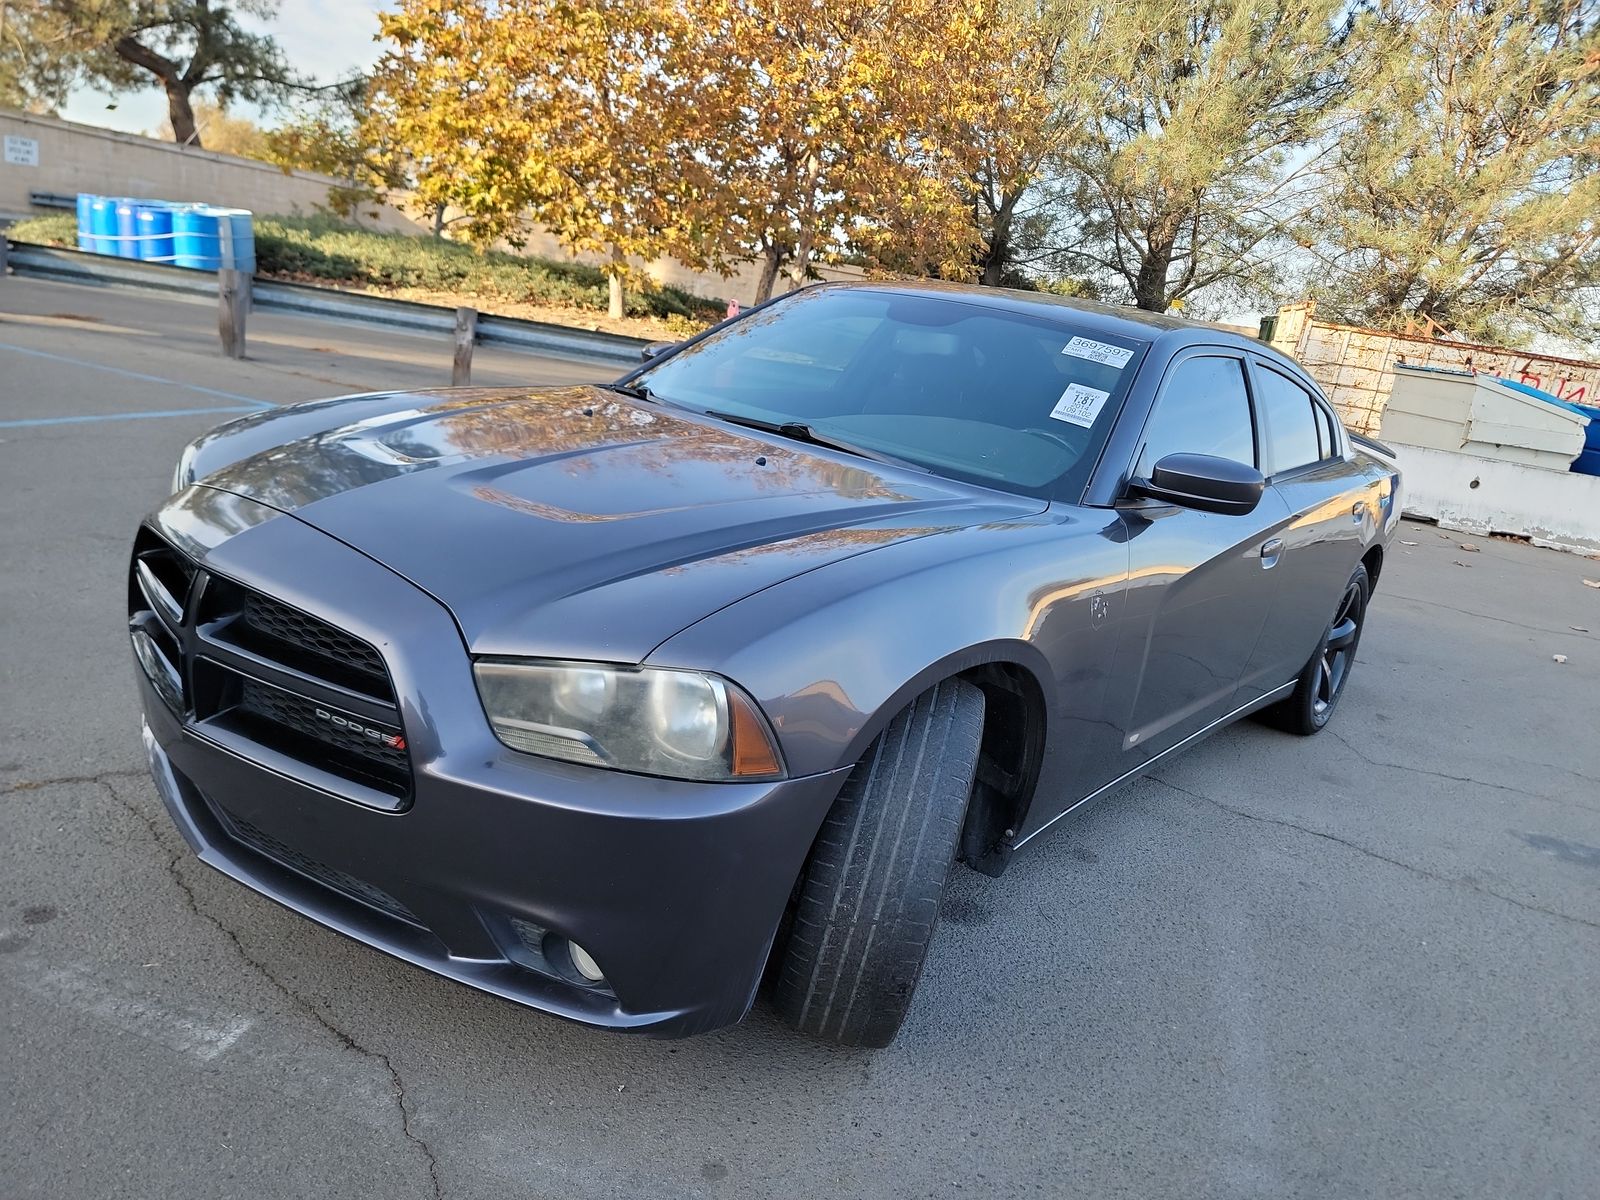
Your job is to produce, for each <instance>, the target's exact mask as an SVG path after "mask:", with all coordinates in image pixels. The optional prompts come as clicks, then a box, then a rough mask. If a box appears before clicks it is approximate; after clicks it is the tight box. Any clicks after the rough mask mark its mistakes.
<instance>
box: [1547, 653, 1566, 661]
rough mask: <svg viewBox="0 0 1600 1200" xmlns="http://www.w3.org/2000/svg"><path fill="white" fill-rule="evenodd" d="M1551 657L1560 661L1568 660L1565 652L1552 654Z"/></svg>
mask: <svg viewBox="0 0 1600 1200" xmlns="http://www.w3.org/2000/svg"><path fill="white" fill-rule="evenodd" d="M1550 657H1551V659H1553V660H1554V661H1555V662H1558V663H1564V662H1566V661H1567V656H1566V655H1565V654H1552V655H1551V656H1550Z"/></svg>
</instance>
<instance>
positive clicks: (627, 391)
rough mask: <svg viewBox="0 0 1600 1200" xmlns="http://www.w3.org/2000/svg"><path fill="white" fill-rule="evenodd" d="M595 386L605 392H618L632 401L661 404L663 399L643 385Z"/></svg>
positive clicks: (611, 384) (613, 384)
mask: <svg viewBox="0 0 1600 1200" xmlns="http://www.w3.org/2000/svg"><path fill="white" fill-rule="evenodd" d="M594 386H595V387H597V388H599V389H600V390H601V391H603V392H616V393H617V394H618V395H620V396H626V397H628V399H630V400H648V401H650V402H651V403H652V404H659V403H660V402H661V397H660V396H658V395H656V394H655V393H654V392H652V391H651V390H650V389H649V388H647V387H646V386H645V385H644V384H642V383H597V384H595V385H594Z"/></svg>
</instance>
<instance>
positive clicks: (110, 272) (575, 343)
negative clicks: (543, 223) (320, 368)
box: [0, 242, 650, 366]
mask: <svg viewBox="0 0 1600 1200" xmlns="http://www.w3.org/2000/svg"><path fill="white" fill-rule="evenodd" d="M0 261H8V262H9V263H10V266H11V269H12V271H13V272H14V273H16V274H18V275H27V276H33V277H36V278H40V279H59V280H63V281H68V282H72V283H89V284H101V285H106V284H110V285H116V286H122V287H138V288H150V289H154V290H158V291H164V292H173V293H177V294H180V295H190V296H204V297H207V298H214V297H215V296H216V295H217V277H216V276H215V275H212V274H209V273H207V272H204V271H191V270H188V269H187V268H184V267H173V266H167V265H165V264H162V263H149V262H139V261H138V260H137V259H130V258H111V257H108V256H106V255H103V254H90V253H88V252H87V251H83V250H67V249H63V248H60V247H56V246H37V245H33V244H31V243H28V242H11V243H10V246H9V252H8V253H7V254H0ZM251 297H252V304H253V306H254V307H255V308H258V309H262V310H270V311H276V312H288V313H297V314H300V315H303V316H312V317H324V318H328V319H331V320H338V321H357V322H361V323H364V324H368V325H381V326H384V327H386V328H389V329H407V330H411V331H414V332H418V333H437V334H440V335H441V336H445V337H451V336H453V335H454V333H455V328H456V310H455V309H454V308H446V307H444V306H443V305H438V304H420V303H417V302H416V301H413V300H392V299H389V298H388V297H386V296H367V295H363V294H362V293H360V292H345V291H340V290H339V289H337V288H326V287H315V286H313V285H310V284H302V283H283V282H280V281H278V280H273V279H260V278H257V279H256V280H255V281H254V283H253V285H252V290H251ZM477 341H478V342H479V344H481V345H498V346H507V347H510V348H513V349H517V350H526V351H531V352H533V353H536V354H548V355H555V356H558V357H562V358H579V359H584V360H587V361H594V360H596V359H598V360H600V361H603V362H607V363H617V364H623V363H626V364H628V365H629V366H632V365H634V364H636V363H638V361H639V357H640V353H641V351H643V349H644V347H646V346H647V345H649V344H650V342H649V341H648V340H646V339H644V338H634V337H625V336H623V335H622V334H618V333H601V332H598V331H594V330H587V329H571V328H568V327H567V326H565V325H550V324H547V323H545V322H543V321H524V320H519V319H517V318H515V317H497V316H492V315H490V314H487V313H484V314H480V315H479V317H478V325H477Z"/></svg>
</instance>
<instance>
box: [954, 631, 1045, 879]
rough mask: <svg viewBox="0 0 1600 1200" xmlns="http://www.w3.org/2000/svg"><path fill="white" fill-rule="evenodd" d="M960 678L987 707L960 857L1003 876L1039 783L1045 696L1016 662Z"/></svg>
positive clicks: (988, 665) (993, 665)
mask: <svg viewBox="0 0 1600 1200" xmlns="http://www.w3.org/2000/svg"><path fill="white" fill-rule="evenodd" d="M960 678H962V679H965V680H966V681H967V682H969V683H972V684H975V685H977V687H979V688H980V689H981V690H982V691H983V698H984V701H985V705H984V716H983V742H982V744H981V746H980V748H979V751H978V771H977V776H976V778H975V779H974V780H973V785H972V799H971V800H970V801H968V803H967V818H966V822H965V823H964V824H963V826H962V829H961V842H960V846H959V849H958V850H957V852H956V857H957V858H958V859H960V860H961V861H962V862H964V863H966V864H967V865H968V866H969V867H971V868H972V869H973V870H975V871H981V872H982V873H983V874H985V875H999V874H1000V873H1001V872H1002V871H1004V870H1005V867H1006V863H1007V862H1008V861H1009V860H1010V857H1011V843H1012V839H1013V838H1014V837H1015V836H1016V831H1017V830H1018V829H1019V828H1020V827H1021V825H1022V819H1023V817H1025V816H1026V815H1027V812H1028V805H1029V804H1031V803H1032V801H1033V789H1034V785H1035V784H1036V783H1037V782H1038V779H1039V764H1040V762H1041V761H1042V760H1043V758H1044V726H1045V707H1044V694H1043V692H1042V691H1041V690H1040V688H1039V683H1038V681H1037V680H1036V679H1035V678H1034V677H1033V675H1032V673H1030V672H1029V671H1027V670H1024V669H1023V668H1022V667H1019V666H1017V665H1016V664H1014V663H985V664H983V665H982V666H978V667H973V668H972V669H971V670H968V671H963V672H962V673H961V676H960Z"/></svg>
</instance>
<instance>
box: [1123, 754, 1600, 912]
mask: <svg viewBox="0 0 1600 1200" xmlns="http://www.w3.org/2000/svg"><path fill="white" fill-rule="evenodd" d="M1148 778H1149V779H1150V780H1152V781H1153V782H1155V783H1159V784H1160V785H1161V786H1162V787H1164V788H1167V789H1168V790H1170V791H1174V792H1177V793H1178V794H1179V795H1180V796H1188V797H1189V798H1190V799H1191V800H1199V801H1201V802H1203V803H1205V804H1209V805H1211V806H1212V807H1214V808H1220V809H1221V810H1222V811H1223V812H1225V813H1228V814H1229V815H1230V816H1234V817H1238V818H1239V819H1240V820H1244V821H1255V822H1257V823H1259V824H1262V825H1276V826H1278V827H1279V828H1281V829H1292V830H1294V831H1295V832H1296V833H1303V834H1307V835H1308V836H1310V837H1314V838H1321V839H1322V840H1323V841H1328V842H1333V843H1334V844H1335V845H1338V846H1343V847H1344V848H1345V849H1346V850H1353V851H1355V852H1356V853H1357V854H1361V855H1365V856H1366V857H1367V858H1372V859H1376V860H1377V861H1378V862H1381V863H1387V864H1388V865H1389V866H1391V867H1399V868H1400V869H1401V870H1402V871H1409V872H1410V873H1411V874H1413V875H1417V876H1420V877H1421V878H1423V879H1431V880H1432V881H1434V882H1435V883H1443V884H1447V885H1449V886H1451V887H1460V888H1465V889H1466V890H1467V891H1469V892H1476V893H1477V894H1478V895H1480V896H1488V897H1491V898H1492V899H1495V900H1500V901H1503V902H1504V903H1506V904H1510V905H1512V906H1513V907H1515V908H1520V909H1524V910H1526V911H1527V912H1531V913H1539V914H1541V915H1543V916H1546V917H1554V918H1556V919H1557V920H1558V921H1568V922H1571V923H1572V924H1574V925H1582V926H1585V927H1587V928H1589V929H1600V921H1591V920H1589V919H1588V918H1587V917H1578V916H1574V915H1573V914H1571V913H1565V912H1561V911H1560V910H1559V909H1554V908H1545V907H1544V906H1543V905H1539V904H1530V903H1529V902H1528V901H1526V900H1519V899H1517V898H1516V897H1515V896H1508V895H1506V894H1505V893H1504V892H1497V891H1495V890H1494V889H1493V888H1488V887H1484V886H1483V885H1482V884H1480V883H1478V882H1477V881H1475V880H1472V879H1464V878H1462V877H1461V876H1459V875H1441V874H1439V873H1438V872H1437V871H1430V870H1428V868H1427V867H1419V866H1417V865H1416V864H1415V863H1408V862H1405V861H1403V860H1401V859H1398V858H1390V857H1389V856H1388V855H1387V854H1380V853H1379V852H1378V851H1376V850H1373V849H1371V848H1370V847H1368V846H1363V845H1362V844H1361V843H1360V842H1353V841H1350V840H1349V839H1348V838H1342V837H1340V836H1339V835H1338V834H1336V833H1328V832H1327V831H1326V830H1322V829H1312V828H1311V827H1310V826H1309V825H1301V824H1299V823H1297V822H1295V821H1289V820H1285V819H1284V818H1282V817H1268V816H1263V815H1262V814H1261V813H1253V812H1250V811H1249V810H1248V809H1243V808H1236V807H1234V806H1233V805H1231V804H1227V803H1225V802H1224V801H1221V800H1218V799H1217V798H1216V797H1215V796H1207V795H1205V794H1203V793H1201V792H1196V791H1192V790H1190V789H1189V788H1186V787H1182V786H1180V785H1178V784H1176V783H1173V782H1172V781H1171V780H1169V779H1162V778H1161V777H1160V776H1159V775H1151V776H1148Z"/></svg>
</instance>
